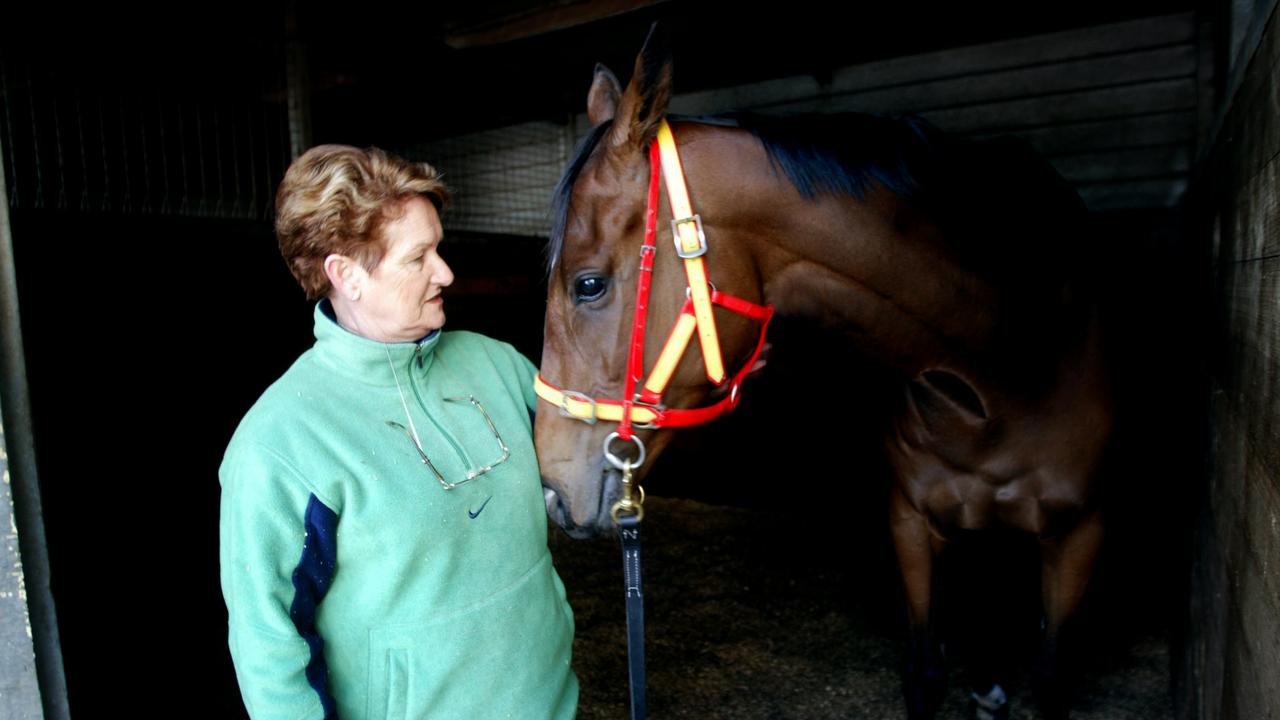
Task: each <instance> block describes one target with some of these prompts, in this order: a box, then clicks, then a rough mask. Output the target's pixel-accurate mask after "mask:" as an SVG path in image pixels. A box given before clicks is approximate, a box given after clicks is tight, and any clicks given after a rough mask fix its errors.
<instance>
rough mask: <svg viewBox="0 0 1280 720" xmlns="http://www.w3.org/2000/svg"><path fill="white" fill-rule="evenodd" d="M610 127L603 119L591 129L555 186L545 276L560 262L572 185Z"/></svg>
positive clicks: (552, 197)
mask: <svg viewBox="0 0 1280 720" xmlns="http://www.w3.org/2000/svg"><path fill="white" fill-rule="evenodd" d="M612 126H613V121H612V120H605V121H604V122H602V123H600V124H599V125H597V126H595V127H594V128H591V132H589V133H587V135H586V137H584V138H582V141H581V142H579V143H578V148H577V150H576V151H575V152H574V156H573V160H572V161H570V163H569V166H568V167H567V168H565V171H564V175H562V176H561V177H560V182H558V183H556V189H555V192H553V193H552V196H551V235H550V237H549V238H548V241H547V258H546V262H547V276H548V277H550V275H551V271H552V270H554V269H555V267H556V263H557V262H559V260H560V255H561V254H562V253H563V252H564V236H565V230H566V228H567V227H568V225H569V204H570V202H571V201H572V199H573V186H574V184H575V183H577V181H578V176H580V175H581V174H582V169H583V168H584V167H586V165H587V161H588V160H590V159H591V155H592V153H594V152H595V149H596V146H598V145H599V144H600V141H601V140H602V139H603V138H604V136H605V135H606V134H607V133H608V132H609V128H611V127H612Z"/></svg>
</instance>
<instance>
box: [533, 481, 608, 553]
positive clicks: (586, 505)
mask: <svg viewBox="0 0 1280 720" xmlns="http://www.w3.org/2000/svg"><path fill="white" fill-rule="evenodd" d="M599 483H600V484H599V490H598V492H595V493H584V494H583V495H582V496H580V502H581V507H578V506H574V505H572V504H571V502H572V501H571V500H568V499H567V498H566V495H563V494H561V493H560V492H558V491H557V490H556V489H555V488H554V487H552V486H551V485H550V484H549V483H548V482H547V481H546V479H545V478H544V479H543V485H542V497H543V500H544V502H545V503H546V506H547V516H548V517H550V518H551V520H552V522H554V523H555V524H556V525H558V526H559V527H560V529H562V530H564V532H565V534H567V535H568V536H569V537H571V538H574V539H576V540H583V539H586V538H591V537H596V536H599V535H604V534H607V533H609V532H612V531H613V527H614V526H613V518H612V517H611V515H610V510H611V509H612V508H613V505H614V503H616V502H617V501H618V499H619V498H620V497H621V496H622V491H621V486H622V473H620V472H618V471H617V470H614V469H613V468H608V467H606V468H602V469H601V474H600V480H599Z"/></svg>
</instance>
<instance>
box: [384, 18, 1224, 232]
mask: <svg viewBox="0 0 1280 720" xmlns="http://www.w3.org/2000/svg"><path fill="white" fill-rule="evenodd" d="M1206 46H1207V41H1206V39H1205V38H1204V37H1203V33H1202V32H1201V31H1200V28H1199V27H1198V25H1197V21H1196V16H1195V15H1194V14H1192V13H1181V14H1176V15H1167V16H1162V17H1153V18H1145V19H1140V20H1133V21H1128V22H1121V23H1114V24H1110V25H1103V26H1098V27H1090V28H1083V29H1078V30H1071V31H1067V32H1058V33H1051V34H1047V35H1038V36H1033V37H1025V38H1017V39H1013V40H1006V41H1002V42H996V43H989V44H985V45H976V46H969V47H962V48H949V49H946V50H939V51H937V52H932V53H927V54H923V55H913V56H907V57H899V58H892V59H889V60H881V61H877V62H872V63H867V64H862V65H855V66H849V67H844V68H841V69H839V70H836V71H835V72H834V73H832V75H831V76H830V77H827V78H821V79H820V78H816V77H813V76H810V75H802V76H795V77H786V78H779V79H773V80H768V81H764V82H759V83H752V84H748V85H742V86H737V87H729V88H720V89H716V90H708V91H703V92H697V93H686V94H677V95H676V96H675V97H674V98H673V100H672V105H671V110H672V112H675V113H680V114H695V115H696V114H708V113H717V112H726V111H730V110H750V111H759V112H766V113H775V112H776V113H791V112H824V113H826V112H848V111H858V112H873V113H887V114H906V113H911V114H918V115H921V116H923V117H925V118H927V119H929V120H930V121H932V122H933V123H935V124H936V125H938V126H939V127H941V128H942V129H943V130H947V131H949V132H953V133H957V134H960V135H963V136H966V137H987V136H991V135H998V134H1006V133H1008V134H1014V135H1019V136H1021V137H1023V138H1025V139H1027V140H1028V141H1029V142H1030V143H1031V144H1032V145H1033V146H1034V147H1036V149H1037V150H1039V151H1040V152H1042V153H1044V154H1045V155H1047V156H1048V157H1049V159H1050V160H1051V161H1052V162H1053V163H1054V165H1055V166H1056V167H1057V168H1058V170H1059V172H1061V173H1062V174H1063V175H1064V176H1065V177H1067V178H1068V179H1069V180H1071V181H1072V182H1073V183H1074V184H1075V186H1076V187H1077V189H1078V190H1079V191H1080V193H1081V195H1082V196H1083V197H1084V199H1085V201H1086V202H1087V203H1088V205H1089V207H1090V208H1091V209H1094V210H1124V209H1135V208H1168V207H1173V206H1175V205H1176V204H1177V203H1178V202H1179V201H1180V200H1181V198H1182V196H1183V194H1184V192H1185V190H1186V187H1187V179H1188V177H1189V173H1190V169H1191V165H1192V159H1193V157H1194V156H1195V152H1196V148H1195V139H1196V137H1197V135H1198V134H1199V131H1200V129H1201V127H1202V126H1203V125H1204V119H1203V118H1204V116H1205V115H1206V109H1205V108H1204V107H1203V103H1202V101H1201V99H1202V98H1204V97H1206V94H1205V93H1204V92H1203V88H1204V86H1205V85H1206V84H1207V83H1208V81H1209V79H1210V71H1209V65H1210V64H1209V63H1208V62H1207V52H1206ZM638 49H639V48H637V50H638ZM675 53H676V62H677V66H676V78H675V82H676V90H677V91H679V89H680V49H679V48H675ZM612 69H613V70H614V71H615V72H616V73H619V77H620V79H622V80H623V81H624V82H625V80H626V78H627V73H628V72H630V68H623V67H616V68H612ZM582 105H583V107H584V108H585V105H586V97H585V95H584V97H583V98H582ZM588 129H589V124H588V121H587V119H586V116H585V114H581V115H578V116H577V117H575V118H574V119H573V120H572V121H571V122H569V123H568V124H566V125H557V124H555V123H551V122H545V121H543V122H531V123H524V124H521V125H514V126H509V127H504V128H498V129H496V130H491V131H486V132H480V133H475V134H472V135H467V136H460V137H453V138H446V139H443V140H437V141H432V142H429V143H424V144H420V145H416V146H412V147H402V148H397V151H398V152H400V153H402V154H404V155H406V156H408V157H412V158H421V159H425V160H428V161H430V162H432V163H434V164H436V165H437V166H438V167H440V168H441V169H442V170H443V171H444V172H445V174H446V176H447V177H448V179H449V181H450V183H451V184H452V185H453V186H454V188H455V189H456V190H457V191H458V192H457V198H458V204H457V205H456V206H455V207H454V208H453V210H452V211H451V215H450V216H449V217H446V218H445V224H446V227H448V228H449V229H451V230H454V231H459V230H461V231H470V232H476V233H496V234H506V235H532V236H545V235H546V233H547V232H548V230H549V221H548V219H547V216H546V209H545V208H546V207H547V204H548V202H547V201H548V198H549V197H550V195H551V191H552V188H553V187H554V186H555V182H556V180H557V179H558V178H559V176H560V172H561V171H562V170H563V168H564V166H565V165H566V164H567V163H568V161H569V158H570V154H571V153H572V151H573V148H574V146H575V144H576V143H575V141H576V139H577V138H580V137H582V136H583V135H584V134H585V133H586V131H587V130H588Z"/></svg>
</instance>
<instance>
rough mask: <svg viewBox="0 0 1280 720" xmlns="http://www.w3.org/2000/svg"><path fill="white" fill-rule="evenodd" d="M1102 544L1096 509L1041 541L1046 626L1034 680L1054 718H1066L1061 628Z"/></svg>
mask: <svg viewBox="0 0 1280 720" xmlns="http://www.w3.org/2000/svg"><path fill="white" fill-rule="evenodd" d="M1101 546H1102V517H1101V515H1100V514H1099V513H1098V511H1096V510H1095V511H1093V512H1091V513H1089V514H1088V515H1086V516H1085V517H1084V518H1082V519H1081V520H1080V522H1079V523H1078V524H1076V526H1075V527H1074V528H1072V529H1071V530H1070V531H1069V532H1068V533H1067V534H1066V535H1063V536H1061V537H1057V538H1053V539H1046V540H1043V541H1041V559H1042V561H1043V565H1042V569H1041V593H1042V596H1043V601H1044V614H1045V626H1044V638H1043V641H1042V645H1041V648H1040V657H1039V659H1038V661H1037V663H1036V668H1035V677H1034V681H1035V689H1036V696H1037V701H1038V703H1039V704H1040V706H1041V714H1042V715H1044V717H1046V718H1049V719H1051V720H1056V719H1058V718H1066V717H1067V683H1066V682H1065V679H1064V677H1063V673H1062V668H1061V656H1060V654H1059V643H1060V639H1061V634H1062V628H1063V625H1065V624H1066V622H1067V621H1068V620H1070V619H1071V617H1072V616H1073V615H1074V614H1075V612H1076V609H1077V608H1079V607H1080V601H1081V599H1082V598H1083V597H1084V592H1085V589H1086V588H1087V587H1088V585H1089V577H1090V575H1091V574H1092V573H1093V565H1094V561H1095V560H1097V557H1098V549H1099V548H1100V547H1101Z"/></svg>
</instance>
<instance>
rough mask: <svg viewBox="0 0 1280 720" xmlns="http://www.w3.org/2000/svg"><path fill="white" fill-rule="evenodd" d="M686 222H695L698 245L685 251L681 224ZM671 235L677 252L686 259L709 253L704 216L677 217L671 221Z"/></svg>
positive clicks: (694, 227)
mask: <svg viewBox="0 0 1280 720" xmlns="http://www.w3.org/2000/svg"><path fill="white" fill-rule="evenodd" d="M686 223H693V229H694V230H696V231H697V233H698V247H696V248H694V249H692V250H689V251H687V252H686V251H685V249H684V245H683V244H681V242H680V226H681V225H684V224H686ZM671 235H672V239H673V240H675V244H676V254H677V255H679V256H680V257H682V258H684V259H685V260H692V259H693V258H696V257H702V256H703V255H706V254H707V234H706V233H704V232H703V231H702V216H701V215H698V214H695V215H693V216H692V217H687V218H677V219H674V220H672V221H671Z"/></svg>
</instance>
